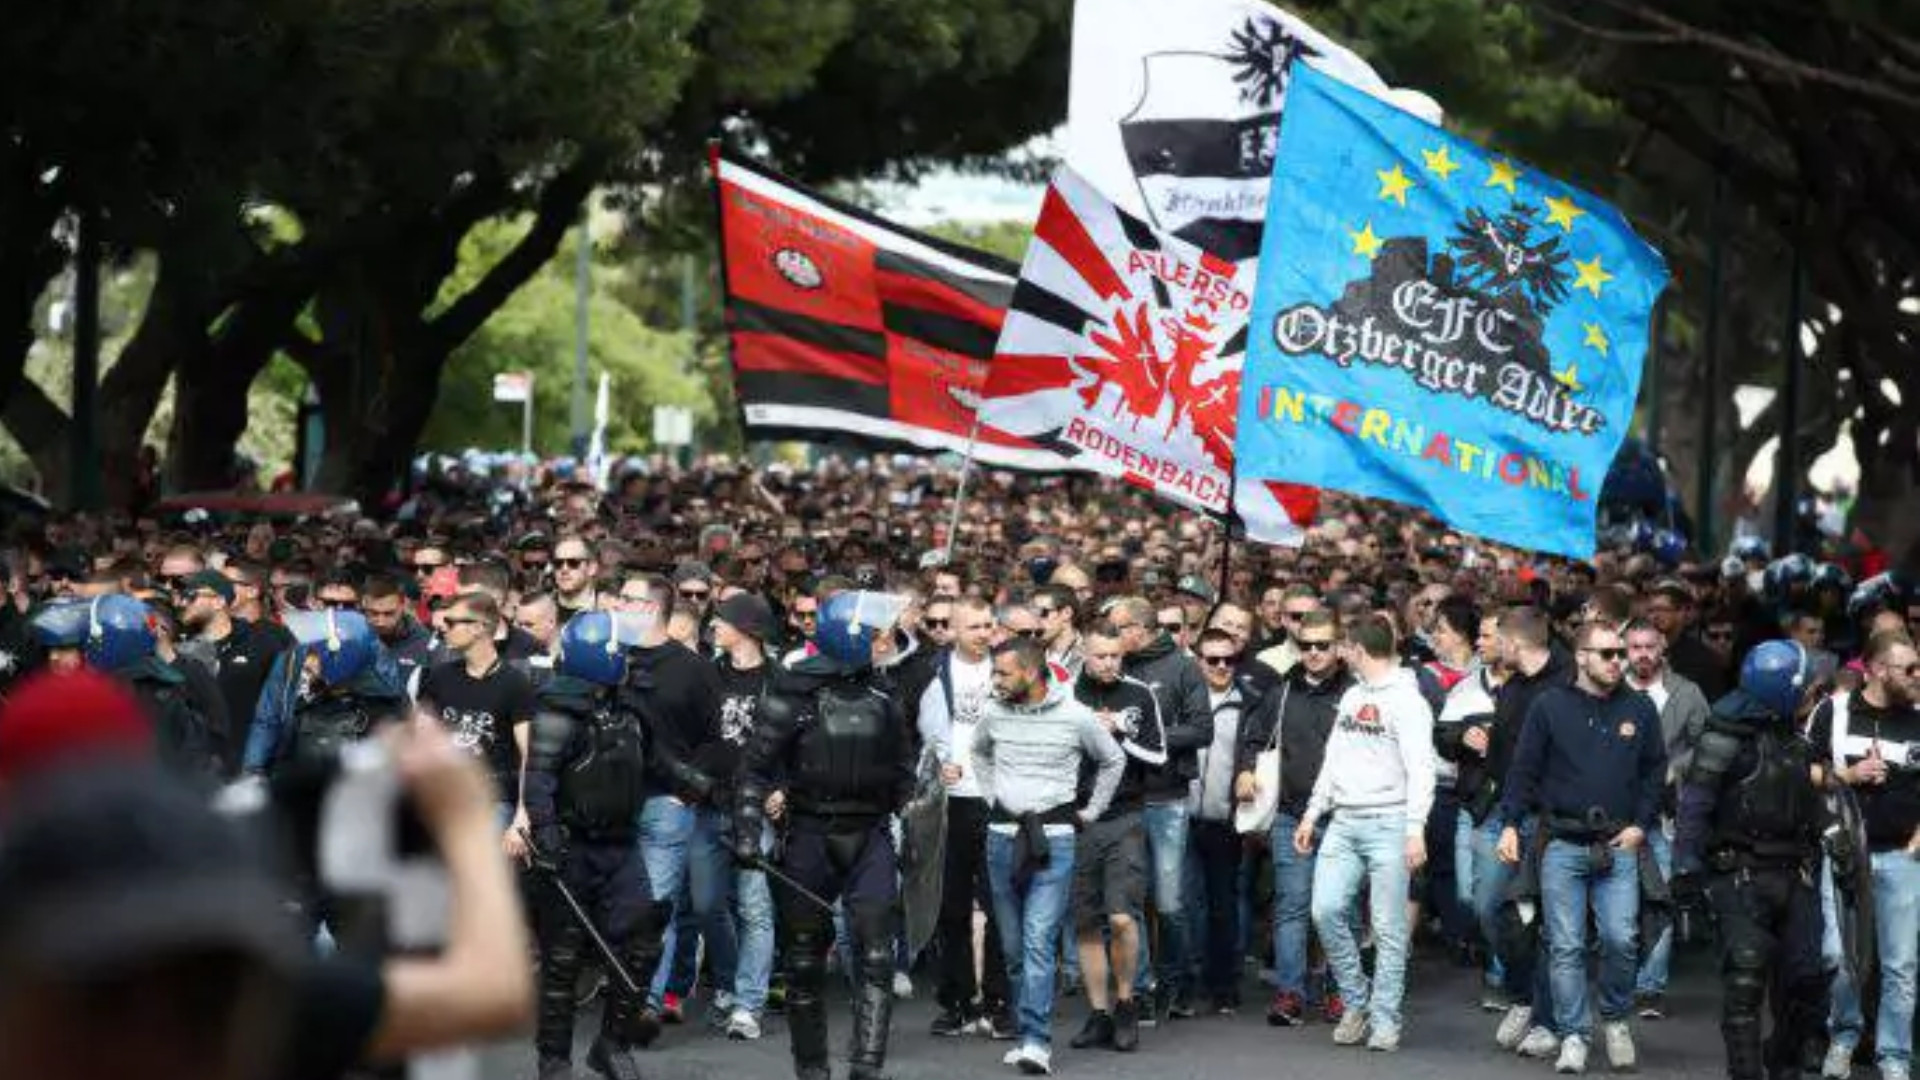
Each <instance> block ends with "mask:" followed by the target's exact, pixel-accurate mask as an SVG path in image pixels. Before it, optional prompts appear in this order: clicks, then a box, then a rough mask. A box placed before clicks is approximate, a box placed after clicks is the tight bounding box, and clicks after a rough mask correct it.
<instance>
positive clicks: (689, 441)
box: [653, 405, 693, 446]
mask: <svg viewBox="0 0 1920 1080" xmlns="http://www.w3.org/2000/svg"><path fill="white" fill-rule="evenodd" d="M653 442H654V445H655V446H692V445H693V410H692V409H689V408H687V407H686V406H684V405H655V406H654V407H653Z"/></svg>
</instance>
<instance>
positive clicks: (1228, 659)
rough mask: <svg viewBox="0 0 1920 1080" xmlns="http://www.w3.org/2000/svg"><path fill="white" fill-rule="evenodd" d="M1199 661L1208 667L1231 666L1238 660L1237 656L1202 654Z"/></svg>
mask: <svg viewBox="0 0 1920 1080" xmlns="http://www.w3.org/2000/svg"><path fill="white" fill-rule="evenodd" d="M1200 662H1201V663H1203V664H1205V665H1207V666H1208V667H1232V666H1233V665H1235V664H1237V663H1239V662H1240V658H1239V657H1237V656H1203V657H1201V658H1200Z"/></svg>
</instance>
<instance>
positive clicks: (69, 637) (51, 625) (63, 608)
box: [33, 600, 93, 649]
mask: <svg viewBox="0 0 1920 1080" xmlns="http://www.w3.org/2000/svg"><path fill="white" fill-rule="evenodd" d="M92 621H93V604H92V602H90V601H87V600H55V601H54V602H53V603H50V604H48V605H47V606H46V607H43V608H41V609H40V610H39V611H37V612H34V615H33V633H34V636H35V637H36V638H38V639H39V641H40V646H41V648H45V649H79V648H84V647H85V646H86V643H87V627H88V625H90V624H91V623H92Z"/></svg>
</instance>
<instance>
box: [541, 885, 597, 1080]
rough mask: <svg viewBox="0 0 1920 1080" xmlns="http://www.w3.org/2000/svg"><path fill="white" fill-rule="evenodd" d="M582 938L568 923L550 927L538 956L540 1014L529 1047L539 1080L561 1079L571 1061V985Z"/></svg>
mask: <svg viewBox="0 0 1920 1080" xmlns="http://www.w3.org/2000/svg"><path fill="white" fill-rule="evenodd" d="M583 936H584V935H583V934H582V933H581V931H580V929H579V927H577V926H574V925H572V924H571V923H570V922H569V923H568V924H566V925H562V926H553V927H551V928H550V930H549V938H548V944H547V949H546V951H545V954H544V955H543V956H542V957H541V961H540V1015H539V1021H538V1026H537V1028H536V1029H535V1033H534V1039H533V1045H534V1048H535V1049H536V1050H537V1051H539V1054H540V1075H541V1077H542V1080H546V1078H547V1077H549V1076H565V1075H566V1070H567V1069H568V1068H569V1063H570V1062H571V1060H572V1058H573V1017H574V999H573V982H574V977H575V972H577V971H578V970H579V968H580V946H581V938H582V937H583Z"/></svg>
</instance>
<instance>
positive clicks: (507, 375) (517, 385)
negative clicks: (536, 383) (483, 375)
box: [493, 371, 533, 402]
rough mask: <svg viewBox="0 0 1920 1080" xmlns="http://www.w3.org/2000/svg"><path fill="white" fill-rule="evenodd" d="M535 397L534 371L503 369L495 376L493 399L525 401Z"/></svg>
mask: <svg viewBox="0 0 1920 1080" xmlns="http://www.w3.org/2000/svg"><path fill="white" fill-rule="evenodd" d="M532 397H533V373H532V372H527V371H503V372H500V373H499V374H498V375H495V376H494V377H493V400H495V401H502V402H523V401H527V400H528V399H530V398H532Z"/></svg>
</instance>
